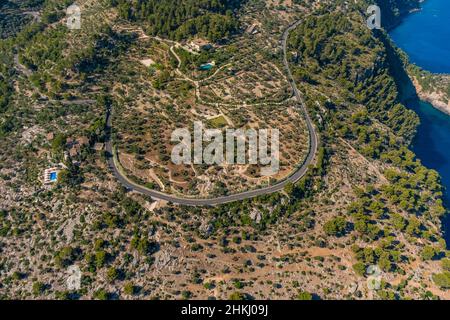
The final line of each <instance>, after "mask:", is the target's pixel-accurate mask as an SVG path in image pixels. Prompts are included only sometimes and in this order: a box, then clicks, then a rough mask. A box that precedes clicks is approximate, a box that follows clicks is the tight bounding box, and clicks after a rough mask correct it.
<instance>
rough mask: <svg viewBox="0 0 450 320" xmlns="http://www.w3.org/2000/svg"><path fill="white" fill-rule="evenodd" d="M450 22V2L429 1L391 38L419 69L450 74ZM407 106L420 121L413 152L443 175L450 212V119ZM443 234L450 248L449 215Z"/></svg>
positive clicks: (418, 105)
mask: <svg viewBox="0 0 450 320" xmlns="http://www.w3.org/2000/svg"><path fill="white" fill-rule="evenodd" d="M449 22H450V1H449V0H426V1H425V2H424V3H423V10H421V11H420V12H416V13H414V14H411V15H409V16H408V17H406V18H405V20H404V21H403V23H402V24H401V25H399V26H398V27H397V28H395V29H394V30H392V32H391V33H390V35H391V37H392V39H393V40H394V42H395V43H396V44H397V45H398V46H399V47H400V48H402V49H403V50H404V51H405V52H406V53H407V54H408V55H409V57H410V59H411V61H412V62H414V63H415V64H417V65H418V66H420V67H422V68H423V69H426V70H428V71H431V72H434V73H450V24H449ZM406 105H407V106H408V107H409V108H411V109H413V110H414V111H415V112H416V113H417V114H418V115H419V117H420V120H421V125H420V127H419V128H418V133H417V136H416V138H415V140H414V142H413V151H414V152H415V153H416V155H417V156H418V158H419V159H420V160H421V161H422V163H423V164H424V165H425V166H426V167H428V168H431V169H435V170H436V171H438V172H439V174H440V175H441V177H442V183H443V185H444V186H445V188H446V192H445V204H446V207H447V208H448V209H450V116H448V115H446V114H444V113H442V112H441V111H439V110H437V109H435V108H434V107H433V106H432V105H431V104H429V103H426V102H423V101H419V100H418V99H410V100H407V101H406ZM444 232H445V238H446V240H447V244H448V245H449V246H450V216H447V217H446V218H445V219H444Z"/></svg>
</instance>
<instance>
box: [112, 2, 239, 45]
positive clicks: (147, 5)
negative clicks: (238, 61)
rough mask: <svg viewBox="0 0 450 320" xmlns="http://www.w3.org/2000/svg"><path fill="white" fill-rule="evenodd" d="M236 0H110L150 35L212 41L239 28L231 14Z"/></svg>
mask: <svg viewBox="0 0 450 320" xmlns="http://www.w3.org/2000/svg"><path fill="white" fill-rule="evenodd" d="M242 2H243V1H239V0H213V1H209V0H181V1H180V0H164V1H160V0H149V1H143V0H134V1H127V0H111V4H112V5H113V6H116V7H117V8H118V10H119V14H120V16H121V17H122V18H124V19H127V20H131V21H136V22H141V23H143V24H144V25H145V27H146V31H147V32H148V33H149V34H152V35H158V36H165V37H170V38H172V39H176V40H182V39H185V38H189V37H193V36H200V37H204V38H207V39H209V40H211V41H214V42H216V41H219V40H221V39H223V38H227V37H229V36H230V35H231V34H232V33H234V32H236V31H237V29H238V21H237V19H236V18H235V16H234V13H233V12H234V10H236V9H237V8H238V7H239V5H240V4H241V3H242Z"/></svg>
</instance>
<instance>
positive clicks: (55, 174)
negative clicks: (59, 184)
mask: <svg viewBox="0 0 450 320" xmlns="http://www.w3.org/2000/svg"><path fill="white" fill-rule="evenodd" d="M57 179H58V174H57V173H56V172H51V173H50V181H56V180H57Z"/></svg>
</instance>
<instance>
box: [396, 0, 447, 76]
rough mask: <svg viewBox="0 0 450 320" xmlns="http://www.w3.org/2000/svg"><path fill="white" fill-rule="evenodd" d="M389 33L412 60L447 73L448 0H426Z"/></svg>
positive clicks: (436, 70) (428, 68)
mask: <svg viewBox="0 0 450 320" xmlns="http://www.w3.org/2000/svg"><path fill="white" fill-rule="evenodd" d="M422 7H423V9H422V10H421V11H418V12H415V13H412V14H410V15H409V16H408V17H406V18H405V20H404V21H403V22H402V23H401V24H400V25H399V26H398V27H396V28H395V29H394V30H392V32H391V33H390V35H391V38H392V39H393V40H394V42H395V43H396V44H397V45H398V46H399V47H400V48H402V49H403V50H404V51H406V52H407V53H408V55H409V57H410V60H411V62H413V63H415V64H417V65H418V66H420V67H422V68H424V69H426V70H428V71H431V72H434V73H450V1H449V0H425V2H424V3H423V4H422Z"/></svg>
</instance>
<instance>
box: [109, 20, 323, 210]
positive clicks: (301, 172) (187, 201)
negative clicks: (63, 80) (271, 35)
mask: <svg viewBox="0 0 450 320" xmlns="http://www.w3.org/2000/svg"><path fill="white" fill-rule="evenodd" d="M300 24H301V21H297V22H296V23H294V24H293V25H291V26H290V27H289V28H287V29H286V31H285V32H284V33H283V37H282V40H281V41H282V46H283V62H284V66H285V68H286V72H287V75H288V79H289V83H290V84H291V87H292V89H293V91H294V95H295V97H296V99H297V100H298V102H299V107H300V109H301V110H302V112H303V113H304V116H305V119H306V124H307V128H308V131H309V140H310V141H309V151H308V156H307V157H306V159H305V160H304V162H303V164H302V165H301V166H300V167H298V168H297V170H296V171H295V172H294V173H293V174H292V175H291V176H289V178H287V179H285V180H283V181H281V182H279V183H277V184H275V185H273V186H269V187H265V188H261V189H255V190H251V191H246V192H242V193H237V194H233V195H229V196H223V197H219V198H210V199H195V198H182V197H178V196H176V195H171V194H166V193H163V192H159V191H155V190H151V189H148V188H146V187H143V186H140V185H138V184H136V183H134V182H132V181H131V180H130V179H128V178H127V177H126V176H125V175H124V174H123V173H122V172H121V171H120V169H119V168H120V164H118V163H117V161H118V160H117V156H116V154H114V152H115V150H114V149H113V147H112V142H111V128H112V121H111V116H110V112H109V111H108V113H107V119H106V131H107V137H108V139H107V142H106V151H107V152H108V153H109V155H108V159H107V162H108V167H109V168H110V170H111V171H112V173H113V175H114V176H115V177H116V179H117V180H118V181H119V182H120V183H121V184H122V185H123V186H124V187H125V188H127V189H129V190H132V191H136V192H139V193H141V194H144V195H147V196H150V197H152V198H153V199H156V200H165V201H169V202H172V203H175V204H181V205H187V206H215V205H220V204H225V203H230V202H235V201H242V200H245V199H251V198H254V197H257V196H262V195H267V194H272V193H275V192H279V191H282V190H283V189H284V187H286V185H288V184H289V183H296V182H298V181H299V180H300V179H301V178H303V177H304V176H305V174H306V173H307V171H308V168H309V165H310V164H311V163H312V162H313V161H314V158H315V155H316V153H317V148H318V145H319V138H318V135H317V132H316V130H315V128H314V125H313V123H312V121H311V118H310V116H309V114H308V111H307V109H306V105H305V103H304V100H303V98H302V95H301V94H300V92H299V90H298V89H297V86H296V85H295V81H294V78H293V76H292V72H291V69H290V68H289V63H288V59H287V40H288V37H289V33H290V32H291V31H292V30H293V29H295V28H296V27H297V26H298V25H300Z"/></svg>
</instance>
